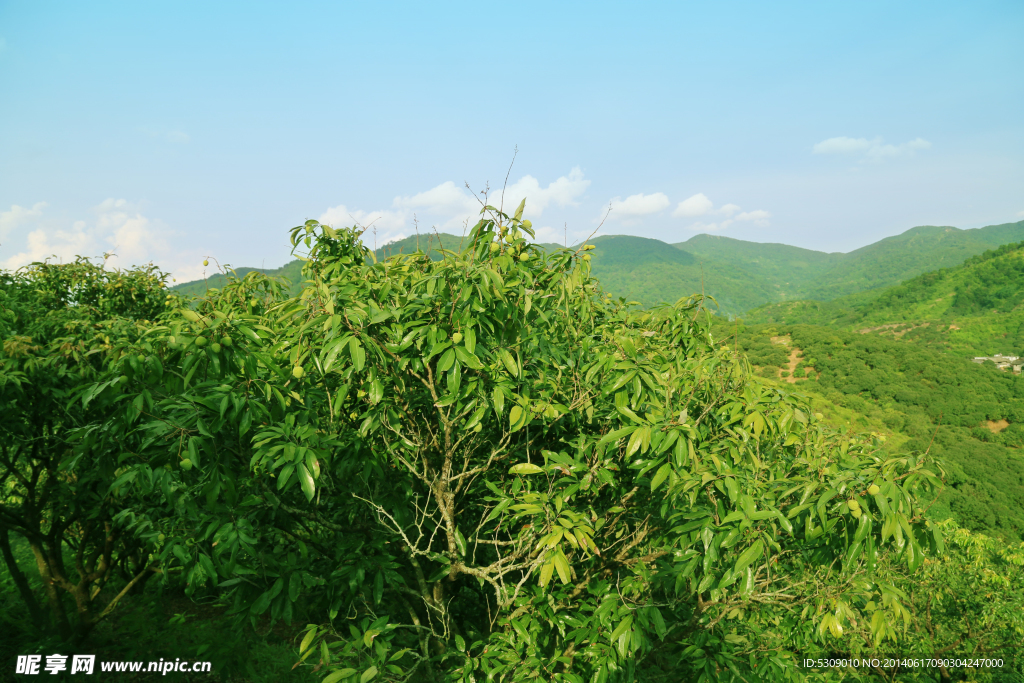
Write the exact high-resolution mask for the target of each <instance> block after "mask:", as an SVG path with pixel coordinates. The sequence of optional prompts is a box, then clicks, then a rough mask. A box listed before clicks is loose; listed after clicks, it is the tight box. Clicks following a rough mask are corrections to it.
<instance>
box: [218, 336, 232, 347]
mask: <svg viewBox="0 0 1024 683" xmlns="http://www.w3.org/2000/svg"><path fill="white" fill-rule="evenodd" d="M220 343H221V344H223V345H224V346H231V345H232V344H233V343H234V342H232V341H231V337H224V338H222V339H221V340H220Z"/></svg>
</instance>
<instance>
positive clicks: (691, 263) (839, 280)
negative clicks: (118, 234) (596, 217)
mask: <svg viewBox="0 0 1024 683" xmlns="http://www.w3.org/2000/svg"><path fill="white" fill-rule="evenodd" d="M464 239H465V238H464V237H461V236H458V235H450V234H445V233H440V234H438V233H432V234H423V235H414V236H410V237H406V238H404V239H402V240H398V241H396V242H392V243H389V244H387V245H384V246H382V247H380V248H378V249H377V250H376V255H377V258H387V257H388V256H391V255H394V254H398V253H406V254H408V253H414V252H416V251H417V250H418V249H422V250H424V251H425V252H426V253H427V254H428V255H429V256H430V257H431V258H440V255H439V253H438V251H437V249H438V248H444V249H458V248H459V246H460V245H461V243H462V241H463V240H464ZM1019 241H1024V221H1020V222H1017V223H1004V224H1000V225H991V226H987V227H984V228H975V229H970V230H961V229H959V228H954V227H950V226H919V227H915V228H911V229H910V230H907V231H905V232H903V233H901V234H899V235H895V236H893V237H886V238H885V239H882V240H879V241H878V242H875V243H873V244H869V245H867V246H865V247H861V248H860V249H856V250H854V251H851V252H848V253H838V252H835V253H826V252H821V251H814V250H811V249H804V248H801V247H794V246H791V245H787V244H775V243H761V242H748V241H745V240H738V239H734V238H730V237H723V236H720V235H706V234H700V235H695V236H693V237H691V238H690V239H688V240H686V241H685V242H679V243H676V244H668V243H666V242H662V241H661V240H656V239H650V238H645V237H634V236H630V235H605V236H601V237H597V238H594V239H593V240H591V242H592V243H593V244H594V246H595V247H596V249H595V250H594V251H592V252H591V254H592V255H593V261H592V266H593V272H594V275H595V276H596V277H597V278H598V279H599V280H600V281H601V283H602V285H603V286H604V288H605V289H606V290H607V291H609V292H611V293H612V294H614V295H616V296H622V297H625V298H626V299H629V300H634V301H638V302H640V303H642V304H644V305H653V304H657V303H660V302H674V301H676V300H678V299H679V298H682V297H685V296H688V295H690V294H694V293H698V292H701V291H704V292H705V293H706V294H708V295H710V296H712V297H714V298H715V299H716V301H717V302H718V305H719V312H720V313H721V314H725V315H740V314H744V313H746V312H748V311H751V310H752V309H755V308H758V307H761V306H764V305H765V304H771V303H777V302H785V301H796V300H808V299H810V300H816V301H831V300H834V299H839V298H840V297H844V296H851V295H853V296H858V295H861V294H863V293H864V292H868V291H872V290H880V289H883V288H885V287H891V286H893V285H896V284H898V283H900V282H902V281H904V280H908V279H910V278H913V277H915V276H917V275H920V274H922V273H926V272H929V271H933V270H937V269H940V268H949V267H952V266H956V265H958V264H960V263H963V262H964V261H965V260H966V259H968V258H970V257H972V256H976V255H978V254H981V253H983V252H984V251H986V250H989V249H992V248H994V247H998V246H1000V245H1003V244H1006V243H1009V242H1019ZM540 246H542V247H543V248H545V249H548V250H552V249H558V248H561V246H560V245H556V244H541V245H540ZM300 266H301V262H299V261H292V262H290V263H288V264H285V265H284V266H282V267H281V268H278V269H273V270H265V271H264V272H266V273H267V274H268V275H275V276H280V277H284V278H287V279H288V280H289V281H291V282H292V284H293V287H296V286H297V283H298V282H299V279H300V278H301V267H300ZM249 270H253V269H246V268H239V269H237V271H236V272H238V273H239V274H243V272H248V271H249ZM225 282H226V278H225V277H224V275H221V274H219V273H218V274H217V275H214V276H212V277H210V278H207V279H206V280H205V281H203V280H199V281H195V282H188V283H182V284H180V285H177V286H175V287H174V289H175V290H177V291H180V292H182V293H187V294H195V295H200V294H202V292H204V291H205V290H206V289H207V288H209V287H221V286H223V284H224V283H225Z"/></svg>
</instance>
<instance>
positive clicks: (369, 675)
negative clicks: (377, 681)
mask: <svg viewBox="0 0 1024 683" xmlns="http://www.w3.org/2000/svg"><path fill="white" fill-rule="evenodd" d="M376 676H377V667H375V666H371V667H370V668H369V669H367V670H366V671H364V672H363V675H362V676H360V677H359V683H366V682H367V681H372V680H373V679H374V678H375V677H376Z"/></svg>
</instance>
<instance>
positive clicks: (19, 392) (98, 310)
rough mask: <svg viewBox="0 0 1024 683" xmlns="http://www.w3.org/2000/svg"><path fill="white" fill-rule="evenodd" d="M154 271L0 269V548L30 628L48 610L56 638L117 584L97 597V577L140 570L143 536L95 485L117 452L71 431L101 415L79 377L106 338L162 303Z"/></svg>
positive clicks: (144, 566) (102, 580) (134, 331)
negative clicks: (34, 579)
mask: <svg viewBox="0 0 1024 683" xmlns="http://www.w3.org/2000/svg"><path fill="white" fill-rule="evenodd" d="M163 279H164V277H163V275H162V274H161V273H160V272H158V271H156V270H155V269H153V268H143V269H137V270H133V271H125V272H110V271H106V270H104V269H103V267H102V265H97V264H93V263H91V262H89V261H87V260H83V259H79V260H77V261H75V262H73V263H69V264H65V265H55V264H35V265H33V266H31V267H29V268H28V269H27V270H25V271H22V272H21V273H19V274H17V275H10V274H7V273H3V274H0V335H2V337H3V354H2V356H0V472H2V474H0V487H2V489H0V490H2V492H3V493H2V495H3V499H2V501H0V550H2V551H3V554H4V559H5V561H6V565H7V566H8V569H9V571H10V572H11V574H12V577H13V579H14V582H15V584H16V586H17V588H18V590H19V592H20V594H21V596H22V598H23V600H24V602H25V606H26V609H27V611H28V613H29V615H30V617H31V619H32V621H33V622H34V623H35V624H36V625H37V626H41V625H42V624H43V623H44V622H45V621H46V620H47V617H46V612H47V611H48V613H49V618H48V620H49V624H50V625H51V628H54V629H56V630H57V631H58V632H59V633H60V634H61V635H62V636H63V637H65V638H69V639H71V638H74V639H76V640H80V639H82V638H84V637H85V636H86V635H87V634H88V633H89V631H90V630H91V629H92V628H93V627H94V626H95V624H96V623H97V622H98V621H99V620H101V619H102V618H104V617H105V616H106V615H107V614H109V612H110V610H111V609H113V607H114V606H115V605H116V604H117V601H118V600H119V599H120V598H121V597H122V595H123V593H122V594H118V595H116V596H114V597H113V598H111V597H110V596H107V595H101V591H102V589H103V588H104V586H105V585H106V584H107V583H108V582H110V581H114V580H115V579H124V580H125V581H127V582H128V583H129V585H135V584H138V583H139V582H141V581H143V580H144V579H146V578H148V577H149V575H150V574H149V569H150V563H149V561H148V559H147V557H148V553H147V551H146V549H145V547H144V546H145V544H144V543H143V542H141V541H140V540H139V539H138V538H136V537H135V536H134V535H133V534H130V533H126V532H125V530H124V529H123V528H120V527H118V526H117V525H115V524H114V523H113V517H114V515H115V514H116V513H117V512H118V511H119V508H118V506H117V505H116V503H115V502H114V501H111V500H110V498H109V497H108V495H107V488H108V486H109V484H110V481H111V479H112V476H113V473H114V472H115V470H116V469H117V468H118V467H119V466H120V465H121V463H122V461H123V457H122V453H121V451H120V450H119V449H117V448H111V447H110V444H98V443H95V442H93V441H92V440H91V439H88V438H82V437H83V430H84V429H86V427H87V425H90V424H96V423H100V422H102V421H103V420H104V419H105V418H106V415H107V413H106V412H105V411H104V410H102V409H101V408H100V407H99V406H98V405H96V404H91V402H90V401H89V397H90V391H91V390H90V387H92V386H93V385H94V383H95V382H96V381H98V380H103V379H104V374H103V373H104V372H105V370H106V368H105V364H104V360H105V359H106V358H109V355H108V354H109V353H110V350H111V349H112V348H113V345H114V344H117V343H125V341H129V342H130V341H134V340H137V339H138V338H139V335H140V327H141V326H144V325H146V324H152V323H151V321H153V320H155V319H156V318H157V317H158V316H159V315H160V313H161V312H162V311H163V309H164V308H165V304H166V301H165V294H166V290H165V289H164V283H163ZM115 340H118V341H115ZM115 379H116V378H115ZM90 404H91V405H90ZM11 532H14V533H16V534H18V535H19V536H20V537H22V538H24V539H25V540H27V542H28V544H29V547H30V548H31V551H32V555H33V558H34V561H35V563H36V567H37V568H38V571H39V573H40V575H41V576H42V578H43V586H44V588H45V598H46V606H45V607H43V606H40V605H39V603H38V601H37V600H36V597H35V595H34V594H33V593H32V591H31V590H30V589H29V584H28V581H27V580H26V578H25V576H24V575H23V573H22V572H21V571H20V569H19V568H18V567H17V565H16V564H15V563H14V562H13V555H12V552H11V546H10V533H11ZM66 549H70V550H71V551H72V552H73V556H72V557H73V560H69V558H68V557H67V556H66V554H65V550H66ZM65 596H68V597H70V598H71V599H72V600H73V603H74V609H73V610H71V609H68V607H67V605H66V601H65V599H64V598H65ZM69 613H70V614H69Z"/></svg>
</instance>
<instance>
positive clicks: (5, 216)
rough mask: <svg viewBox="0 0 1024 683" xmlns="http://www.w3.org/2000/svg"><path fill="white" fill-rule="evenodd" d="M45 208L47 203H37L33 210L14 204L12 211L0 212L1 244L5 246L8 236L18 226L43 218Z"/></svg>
mask: <svg viewBox="0 0 1024 683" xmlns="http://www.w3.org/2000/svg"><path fill="white" fill-rule="evenodd" d="M45 208H46V202H37V203H36V204H34V205H33V206H32V208H31V209H27V208H25V207H24V206H18V205H17V204H14V205H12V206H11V210H10V211H4V212H0V244H3V242H5V241H6V240H7V236H8V235H9V234H11V233H12V232H13V231H14V230H15V229H16V228H18V226H21V225H24V224H25V223H29V222H32V221H35V220H38V219H39V218H41V217H42V215H43V209H45Z"/></svg>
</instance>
